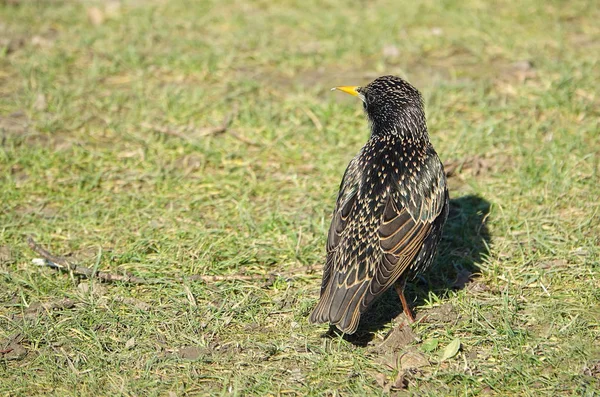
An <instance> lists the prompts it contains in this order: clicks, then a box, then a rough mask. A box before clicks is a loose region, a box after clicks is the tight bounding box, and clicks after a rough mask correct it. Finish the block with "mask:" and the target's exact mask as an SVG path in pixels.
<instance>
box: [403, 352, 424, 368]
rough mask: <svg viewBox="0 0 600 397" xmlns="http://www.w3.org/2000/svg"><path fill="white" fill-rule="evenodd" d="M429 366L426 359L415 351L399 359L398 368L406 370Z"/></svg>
mask: <svg viewBox="0 0 600 397" xmlns="http://www.w3.org/2000/svg"><path fill="white" fill-rule="evenodd" d="M428 365H430V364H429V360H428V359H427V357H425V356H424V355H422V354H421V353H419V352H416V351H409V352H407V353H406V354H404V355H403V356H402V357H400V368H401V369H403V370H407V369H410V368H421V367H426V366H428Z"/></svg>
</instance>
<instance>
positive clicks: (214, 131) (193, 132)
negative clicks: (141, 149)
mask: <svg viewBox="0 0 600 397" xmlns="http://www.w3.org/2000/svg"><path fill="white" fill-rule="evenodd" d="M237 112H238V105H237V104H235V105H234V106H233V109H232V110H231V112H229V113H227V114H226V115H225V117H224V118H223V122H222V123H221V125H217V126H213V127H202V128H194V126H193V125H189V126H187V127H183V128H182V127H180V128H172V127H165V126H160V125H153V124H150V123H142V127H144V128H148V129H151V130H154V131H156V132H160V133H161V134H165V135H171V136H175V137H177V138H181V139H185V140H188V141H189V140H190V139H192V138H201V137H206V136H211V135H218V134H222V133H224V132H226V131H227V130H228V129H229V125H230V124H231V121H232V120H233V118H234V117H235V115H236V114H237ZM238 139H239V138H238Z"/></svg>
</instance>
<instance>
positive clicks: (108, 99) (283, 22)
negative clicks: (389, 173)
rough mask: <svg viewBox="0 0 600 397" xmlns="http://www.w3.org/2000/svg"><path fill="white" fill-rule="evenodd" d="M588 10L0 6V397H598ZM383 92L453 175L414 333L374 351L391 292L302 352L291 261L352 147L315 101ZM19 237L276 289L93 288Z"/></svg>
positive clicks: (302, 281) (300, 304) (108, 266)
mask: <svg viewBox="0 0 600 397" xmlns="http://www.w3.org/2000/svg"><path fill="white" fill-rule="evenodd" d="M115 5H119V6H118V7H117V6H115ZM93 7H96V8H98V10H100V12H101V13H102V15H103V16H104V17H105V18H103V20H101V21H100V20H97V21H96V22H97V23H96V24H94V23H92V22H91V20H93V19H94V18H95V17H96V18H97V17H98V12H97V11H94V9H93ZM88 13H91V17H88ZM94 13H95V14H96V15H94ZM599 19H600V8H599V7H598V6H597V4H596V3H595V2H593V1H582V0H576V1H571V2H568V3H567V2H560V1H550V2H548V1H541V0H527V1H524V2H521V3H519V4H518V5H517V4H516V3H514V2H508V1H494V2H482V1H478V0H469V1H465V2H453V1H444V2H434V1H425V2H421V3H416V2H403V3H398V2H395V1H391V0H378V1H374V2H367V3H363V2H358V1H346V2H342V1H325V2H317V1H314V0H308V1H296V0H287V1H284V2H267V1H255V2H242V1H235V0H233V1H219V2H217V1H200V2H196V1H169V2H164V1H158V0H156V1H147V2H138V1H135V0H127V1H124V2H123V3H115V2H112V3H111V2H108V3H106V2H97V3H96V2H78V1H51V2H50V1H49V2H29V1H18V0H17V1H4V2H0V37H2V39H0V40H1V41H0V142H1V143H2V145H1V146H0V186H1V189H0V203H1V204H0V210H1V212H0V283H1V286H2V288H1V289H0V302H2V305H0V350H2V349H4V350H8V348H10V349H12V351H10V352H5V353H2V354H1V355H0V379H2V382H0V393H1V394H6V395H46V394H54V395H178V396H181V395H261V396H262V395H344V396H346V395H381V394H387V393H388V392H390V393H399V394H403V393H405V394H414V395H479V394H481V395H502V396H504V395H535V396H537V395H553V396H554V395H578V396H580V395H584V396H592V395H598V394H599V393H600V380H599V379H600V347H599V346H600V249H599V245H600V244H599V243H600V241H599V237H598V236H599V235H600V220H599V211H600V204H599V201H598V197H600V183H599V180H600V177H599V171H600V161H599V158H600V143H599V141H598V136H599V131H600V129H599V123H598V120H599V116H600V112H599V110H598V109H600V98H599V97H598V92H600V75H599V74H598V67H599V61H600V55H599V54H600V25H598V23H597V21H598V20H599ZM382 74H398V75H401V76H403V77H406V78H407V79H409V80H410V81H411V82H412V83H413V84H415V85H416V86H417V87H418V88H419V89H420V90H421V91H422V92H423V95H424V97H425V100H426V111H427V116H428V124H429V128H430V131H431V136H432V140H433V143H434V145H435V147H436V149H437V151H438V152H439V153H440V156H441V157H442V159H443V160H444V161H445V162H447V164H459V167H458V168H457V169H456V171H455V173H454V174H453V176H452V177H451V178H450V181H449V182H450V186H451V196H452V198H453V203H452V211H451V217H450V221H449V224H448V226H447V228H446V231H445V235H444V240H443V243H442V246H441V248H440V254H439V255H438V259H437V261H436V267H435V268H434V269H432V270H431V271H430V272H429V273H427V274H425V275H424V277H423V278H422V279H421V280H419V282H417V283H415V284H413V285H411V286H410V287H409V295H410V296H411V297H413V298H414V297H416V300H415V301H414V303H415V305H416V311H417V313H429V314H430V321H426V322H422V323H419V324H417V325H415V326H414V327H413V328H412V331H410V332H409V334H412V335H414V336H411V339H410V341H409V343H404V342H403V343H398V344H395V345H393V344H392V345H391V346H388V347H386V348H381V347H382V346H387V345H382V343H384V342H382V340H383V339H384V337H385V336H386V335H387V333H388V332H389V331H390V330H392V329H394V328H395V327H396V325H398V324H399V323H400V322H401V321H402V316H399V317H398V318H397V319H395V320H394V317H395V316H396V315H397V314H398V313H399V308H398V305H399V303H398V302H397V299H396V298H394V296H393V294H389V295H387V296H386V297H384V299H382V300H381V301H380V302H379V303H378V304H377V305H376V306H375V307H374V309H373V314H372V315H371V318H370V320H369V319H367V320H368V321H367V323H370V324H371V325H369V324H365V326H366V328H365V330H364V331H363V333H362V336H361V338H362V339H361V340H358V341H357V340H351V339H348V338H346V339H344V338H341V337H333V338H328V337H324V336H323V333H324V332H325V331H326V327H324V326H314V325H310V324H308V323H307V315H308V313H309V312H310V310H311V308H312V307H313V306H314V305H315V303H316V299H317V296H318V289H319V283H320V274H319V272H318V271H317V272H310V271H308V270H306V271H305V270H302V269H305V268H306V269H308V268H310V267H311V266H313V265H319V264H321V263H323V259H324V251H325V248H324V247H325V236H326V230H327V227H328V224H329V220H330V212H331V210H332V206H333V204H334V201H335V195H336V193H337V187H338V184H339V180H340V178H341V176H342V173H343V171H344V168H345V166H346V165H347V163H348V161H349V160H350V159H351V157H352V156H353V155H354V154H355V153H356V152H357V151H358V149H359V148H360V146H361V145H362V144H363V143H364V142H365V140H366V139H367V133H368V132H367V129H366V124H365V121H364V118H363V116H362V115H361V107H360V105H359V104H358V103H357V102H356V101H353V100H352V99H353V98H345V97H342V96H341V95H338V94H335V93H330V92H329V91H328V89H329V88H330V87H332V86H335V85H347V84H363V83H366V82H368V81H369V80H371V79H372V78H374V77H376V76H378V75H382ZM235 108H237V112H236V113H235V114H234V117H233V119H232V122H231V125H230V128H231V131H227V132H225V133H222V134H215V135H211V136H204V137H200V136H196V135H194V129H196V130H197V129H200V128H204V127H207V126H216V125H219V124H220V123H221V122H222V120H223V119H224V118H225V117H226V116H227V115H230V114H232V110H233V109H235ZM184 127H185V128H184ZM165 128H167V129H168V128H171V129H177V128H179V130H178V131H184V133H185V134H187V135H188V138H186V139H181V138H178V137H175V136H171V135H168V134H164V133H161V132H160V130H161V129H162V130H164V129H165ZM186 128H187V129H186ZM231 132H233V133H231ZM460 164H462V166H460ZM27 235H33V236H34V237H35V238H36V239H37V241H38V242H40V243H41V244H43V245H44V246H45V247H47V248H48V249H49V250H50V251H52V252H54V253H58V254H64V255H70V257H72V258H73V259H74V260H76V261H77V262H78V263H81V264H83V265H85V266H89V267H97V268H98V269H101V270H105V271H110V272H113V273H122V272H131V273H134V274H135V275H138V276H141V277H146V278H160V279H165V278H169V277H185V276H190V275H194V274H200V275H235V274H245V275H248V274H267V273H270V272H278V273H280V274H281V276H280V277H279V278H277V279H276V280H275V281H274V282H273V283H269V284H267V285H265V284H264V283H263V282H248V281H227V282H214V283H200V282H193V281H189V282H185V283H163V284H159V285H128V284H124V283H118V282H117V283H111V284H106V283H104V284H103V283H99V282H98V281H97V280H91V281H88V280H83V279H78V278H76V277H70V276H69V275H68V274H64V273H57V272H55V271H54V270H52V269H49V268H40V267H37V266H35V265H34V264H32V259H33V258H35V257H36V255H35V254H34V253H32V252H31V250H29V249H28V247H27V244H26V242H25V237H26V236H27ZM466 277H470V281H469V282H468V283H467V284H466V286H464V285H463V284H464V281H466V279H465V278H466ZM461 278H462V279H463V282H458V281H459V280H460V279H461ZM457 279H458V280H457ZM455 280H456V281H457V282H455ZM463 286H464V288H463ZM64 298H68V299H70V300H71V301H72V302H74V306H70V307H66V306H65V307H59V308H57V309H54V310H45V309H43V308H44V307H43V306H42V307H41V309H40V305H41V304H46V305H48V304H52V303H55V302H60V301H61V300H62V299H64ZM45 307H48V306H45ZM35 308H38V310H35ZM442 312H444V313H446V314H445V315H442V314H440V313H442ZM369 327H370V328H369ZM405 330H406V329H405ZM394 332H398V329H396V331H394ZM394 332H392V335H394ZM407 332H408V331H407ZM371 338H372V340H370V339H371ZM456 338H458V339H459V340H460V343H461V350H460V351H459V352H458V354H457V355H455V356H454V357H451V358H449V359H447V360H444V361H441V360H440V357H441V355H442V354H443V352H444V350H445V348H446V346H448V345H449V344H450V342H451V341H453V340H454V339H456ZM369 340H370V341H369ZM367 342H368V343H367ZM386 343H387V342H386ZM405 353H410V354H411V355H412V357H415V356H416V357H417V358H418V359H419V360H418V361H419V362H420V364H418V365H416V364H415V363H414V362H413V363H412V364H411V363H409V362H407V361H406V357H411V356H410V355H408V356H407V355H406V354H405ZM413 361H414V360H413ZM415 367H416V368H415ZM399 374H400V375H402V374H403V375H404V378H403V379H399V378H398V375H399ZM397 379H399V382H398V384H397V386H400V385H404V386H405V387H406V388H405V389H402V390H393V389H392V390H391V391H389V389H390V386H391V385H392V384H394V383H395V381H396V380H397ZM169 393H170V394H169Z"/></svg>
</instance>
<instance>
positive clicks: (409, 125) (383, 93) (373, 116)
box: [332, 76, 427, 136]
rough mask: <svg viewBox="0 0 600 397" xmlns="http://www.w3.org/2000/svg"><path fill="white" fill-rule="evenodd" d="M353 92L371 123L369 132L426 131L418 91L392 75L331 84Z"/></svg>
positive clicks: (410, 132) (419, 133)
mask: <svg viewBox="0 0 600 397" xmlns="http://www.w3.org/2000/svg"><path fill="white" fill-rule="evenodd" d="M332 90H340V91H343V92H345V93H347V94H350V95H353V96H357V97H359V98H360V99H361V100H362V101H363V107H364V109H365V112H366V113H367V117H368V118H369V121H370V122H371V125H372V133H373V135H377V134H388V133H396V134H400V135H404V136H406V135H411V136H419V135H425V136H426V134H427V127H426V123H425V112H424V111H423V99H422V98H421V94H420V93H419V91H418V90H417V89H416V88H415V87H413V86H412V85H410V84H409V83H408V82H406V81H405V80H403V79H401V78H400V77H396V76H383V77H378V78H376V79H375V80H373V81H372V82H371V83H369V84H368V85H366V86H364V87H359V86H341V87H335V88H332Z"/></svg>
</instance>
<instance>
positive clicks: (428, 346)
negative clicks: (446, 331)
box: [421, 338, 440, 353]
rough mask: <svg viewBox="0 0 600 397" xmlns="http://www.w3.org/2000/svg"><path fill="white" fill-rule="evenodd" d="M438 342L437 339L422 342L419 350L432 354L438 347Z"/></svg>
mask: <svg viewBox="0 0 600 397" xmlns="http://www.w3.org/2000/svg"><path fill="white" fill-rule="evenodd" d="M439 343H440V341H439V340H438V339H435V338H433V339H427V340H426V341H425V342H423V344H422V345H421V348H422V349H423V350H424V351H426V352H428V353H429V352H432V351H434V350H435V349H437V347H438V345H439Z"/></svg>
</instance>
